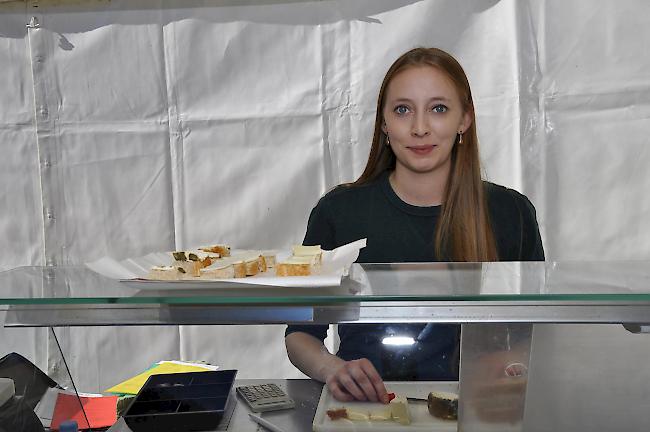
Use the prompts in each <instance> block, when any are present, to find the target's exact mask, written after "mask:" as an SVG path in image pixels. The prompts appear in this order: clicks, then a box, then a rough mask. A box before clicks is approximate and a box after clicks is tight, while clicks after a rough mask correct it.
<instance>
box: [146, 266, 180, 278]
mask: <svg viewBox="0 0 650 432" xmlns="http://www.w3.org/2000/svg"><path fill="white" fill-rule="evenodd" d="M180 278H181V277H180V273H179V272H178V269H177V268H176V267H174V266H153V267H151V269H149V274H148V275H147V279H153V280H178V279H180Z"/></svg>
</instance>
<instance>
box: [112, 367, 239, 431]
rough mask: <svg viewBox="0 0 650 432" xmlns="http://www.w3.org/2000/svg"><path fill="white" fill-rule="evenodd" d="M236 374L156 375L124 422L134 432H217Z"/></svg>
mask: <svg viewBox="0 0 650 432" xmlns="http://www.w3.org/2000/svg"><path fill="white" fill-rule="evenodd" d="M235 375H237V371H236V370H222V371H208V372H186V373H176V374H164V375H152V376H150V377H149V379H148V380H147V382H146V383H145V384H144V386H142V388H141V389H140V392H138V395H137V396H136V397H135V399H134V400H133V402H132V403H131V405H130V406H129V408H128V409H127V411H126V413H125V414H124V421H125V422H126V424H127V425H128V426H129V427H130V428H131V429H132V430H133V431H134V432H149V431H151V432H154V431H160V432H162V431H169V432H185V431H188V432H189V431H206V430H214V429H216V428H217V426H218V425H219V422H220V421H221V419H222V417H223V416H224V413H225V411H226V406H227V403H228V398H229V397H230V394H231V390H232V386H233V383H234V381H235Z"/></svg>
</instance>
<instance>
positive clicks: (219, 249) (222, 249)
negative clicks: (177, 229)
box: [199, 244, 230, 257]
mask: <svg viewBox="0 0 650 432" xmlns="http://www.w3.org/2000/svg"><path fill="white" fill-rule="evenodd" d="M199 249H200V250H202V251H203V252H212V253H218V254H219V256H221V257H229V256H230V246H228V245H225V244H216V245H212V246H203V247H201V248H199Z"/></svg>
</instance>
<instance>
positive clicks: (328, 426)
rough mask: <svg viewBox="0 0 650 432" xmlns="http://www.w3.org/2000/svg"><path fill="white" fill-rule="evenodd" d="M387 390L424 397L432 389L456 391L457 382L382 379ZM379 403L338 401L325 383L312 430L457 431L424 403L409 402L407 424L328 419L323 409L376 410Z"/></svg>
mask: <svg viewBox="0 0 650 432" xmlns="http://www.w3.org/2000/svg"><path fill="white" fill-rule="evenodd" d="M385 384H386V388H387V389H388V391H389V392H395V393H397V394H398V395H400V396H406V397H417V398H424V399H426V397H427V396H428V394H429V392H432V391H443V392H452V393H458V382H456V381H453V382H446V381H445V382H443V381H414V382H386V383H385ZM382 406H383V405H382V404H380V403H377V402H339V401H337V400H336V399H334V398H333V397H332V395H331V394H330V392H329V390H328V388H327V386H323V391H322V393H321V396H320V401H319V402H318V407H317V408H316V415H315V416H314V422H313V429H314V432H356V431H382V432H398V431H399V432H401V431H413V432H420V431H421V432H437V431H445V432H454V431H456V430H457V422H456V421H455V420H442V419H439V418H437V417H434V416H432V415H431V414H429V411H428V410H427V403H426V402H409V410H410V412H411V424H410V425H407V426H405V425H401V424H399V423H397V422H394V421H365V422H363V421H351V420H347V419H339V420H330V418H329V417H328V416H327V410H329V409H335V408H340V407H349V408H350V409H353V410H355V411H364V410H378V409H380V408H381V407H382Z"/></svg>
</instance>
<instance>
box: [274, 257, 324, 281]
mask: <svg viewBox="0 0 650 432" xmlns="http://www.w3.org/2000/svg"><path fill="white" fill-rule="evenodd" d="M319 270H320V265H319V264H318V262H317V258H316V257H314V256H292V257H290V258H288V259H287V260H285V261H282V262H281V263H278V264H276V266H275V274H276V276H309V275H313V274H316V273H318V271H319Z"/></svg>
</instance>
